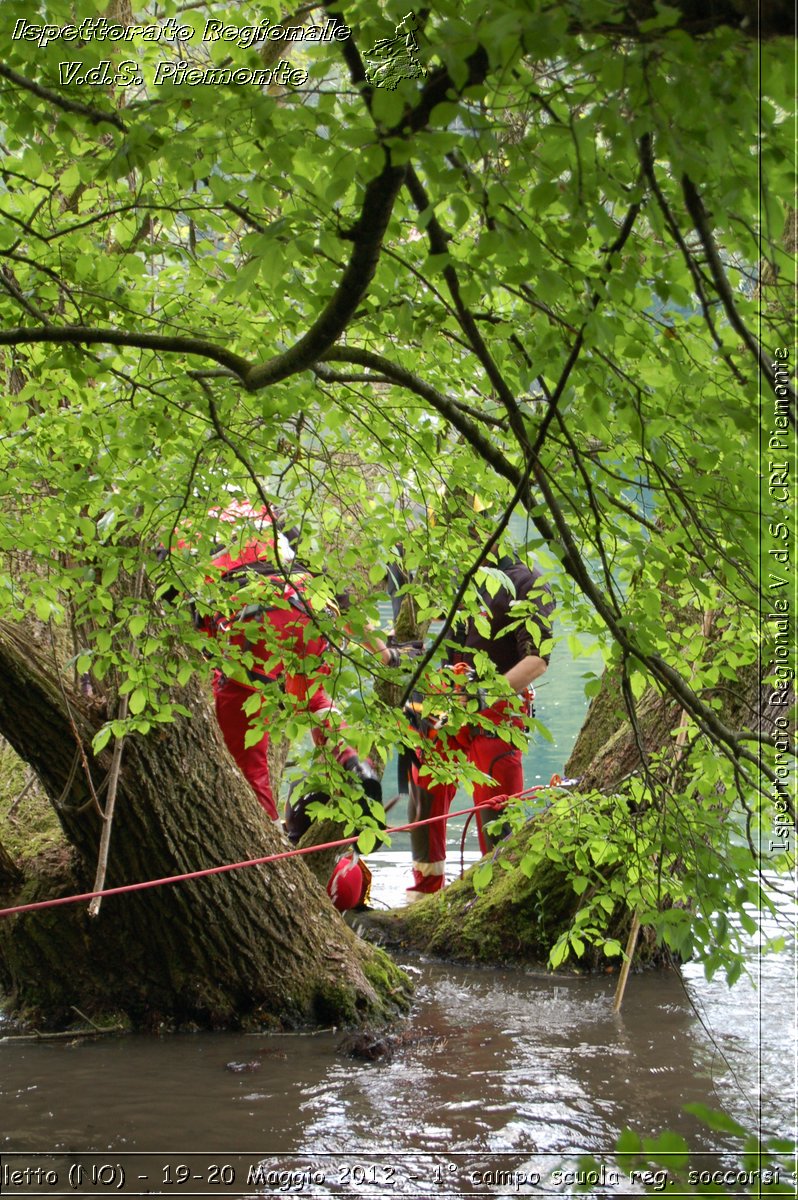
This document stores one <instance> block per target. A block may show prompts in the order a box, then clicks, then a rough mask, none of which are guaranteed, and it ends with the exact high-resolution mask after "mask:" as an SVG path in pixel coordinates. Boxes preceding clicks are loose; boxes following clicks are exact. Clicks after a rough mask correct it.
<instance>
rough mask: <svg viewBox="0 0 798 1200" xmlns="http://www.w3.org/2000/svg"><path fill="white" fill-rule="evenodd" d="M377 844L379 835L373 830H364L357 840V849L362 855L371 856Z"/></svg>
mask: <svg viewBox="0 0 798 1200" xmlns="http://www.w3.org/2000/svg"><path fill="white" fill-rule="evenodd" d="M376 844H377V835H376V833H375V832H374V830H373V829H364V830H363V831H362V833H361V834H360V835H359V837H358V839H357V848H358V850H359V851H360V853H361V854H371V852H372V850H373V849H374V847H375V846H376Z"/></svg>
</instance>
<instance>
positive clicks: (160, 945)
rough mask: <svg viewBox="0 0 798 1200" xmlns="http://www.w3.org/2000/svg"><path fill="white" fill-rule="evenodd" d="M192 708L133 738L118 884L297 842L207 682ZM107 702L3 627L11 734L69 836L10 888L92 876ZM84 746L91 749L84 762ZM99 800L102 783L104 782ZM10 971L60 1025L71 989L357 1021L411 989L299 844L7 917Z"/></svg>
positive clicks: (190, 695)
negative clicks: (235, 753)
mask: <svg viewBox="0 0 798 1200" xmlns="http://www.w3.org/2000/svg"><path fill="white" fill-rule="evenodd" d="M180 699H181V701H182V702H183V703H185V704H186V705H187V706H188V707H189V708H190V709H191V710H192V713H193V719H191V720H187V719H183V718H180V719H178V720H177V721H176V722H175V723H174V724H169V725H163V726H162V728H161V730H160V731H159V732H153V733H152V734H150V735H148V736H146V737H141V736H137V735H133V736H131V737H129V738H128V739H127V741H126V744H125V748H124V759H123V763H122V771H121V777H120V780H119V788H118V794H117V803H116V815H115V818H114V827H113V833H112V838H111V849H110V860H109V865H108V875H107V881H106V886H107V887H115V886H118V885H121V884H128V883H133V882H137V881H140V880H146V879H154V878H160V877H164V876H169V875H174V874H180V873H183V872H188V871H193V870H198V869H202V868H204V867H212V866H217V865H221V864H225V863H231V862H236V861H243V860H248V859H251V858H258V857H262V856H265V855H268V854H270V853H275V852H280V851H283V850H285V849H287V848H288V847H287V843H286V842H285V841H284V839H283V838H282V837H281V836H280V834H279V832H278V830H277V828H276V827H275V826H274V825H272V823H271V822H269V821H268V820H267V819H266V817H265V815H264V814H263V813H262V810H261V809H260V807H259V805H258V803H257V801H256V800H255V798H254V796H253V794H252V793H251V791H250V789H249V787H248V785H247V784H246V783H245V781H244V780H243V778H242V777H241V776H240V775H239V773H238V771H237V770H236V768H235V767H234V765H233V763H232V761H231V760H230V759H229V757H228V755H227V751H226V750H225V748H224V746H223V744H222V741H221V738H220V735H219V733H218V730H217V728H216V723H215V721H214V719H213V717H212V715H211V713H210V711H209V709H208V706H207V703H206V701H205V699H204V697H203V695H202V692H201V689H200V688H199V687H196V686H195V687H193V688H191V689H190V690H189V691H188V692H186V693H184V694H183V695H182V696H181V697H180ZM101 721H102V714H101V713H99V712H97V711H96V710H92V708H91V706H90V703H89V702H87V701H86V700H85V699H84V698H83V697H81V696H79V695H77V694H75V693H74V692H72V691H70V690H69V689H68V688H67V687H66V685H65V684H64V683H63V681H62V680H60V679H59V678H58V677H56V676H55V675H54V674H53V673H52V672H49V671H48V670H46V669H45V668H44V667H43V666H42V665H41V663H40V662H39V661H38V659H37V657H36V656H35V654H34V653H32V651H31V648H30V646H29V645H27V644H26V642H25V640H24V637H23V635H22V634H21V632H20V629H19V627H15V628H10V627H8V626H2V627H0V733H2V735H3V736H4V737H5V738H6V739H7V740H8V741H9V742H10V744H11V745H12V746H13V748H14V749H15V751H16V752H17V754H19V756H20V757H21V758H23V759H24V760H25V761H26V762H28V763H29V764H30V765H31V766H32V767H33V768H34V770H35V771H36V773H37V775H38V777H39V779H40V780H41V782H42V785H43V787H44V788H45V790H46V792H47V794H48V796H49V797H50V798H51V801H52V802H53V804H54V805H55V807H56V812H57V815H58V820H59V822H60V824H61V827H62V829H63V831H64V838H65V843H64V849H63V851H62V852H61V853H57V852H50V853H49V854H48V855H46V856H45V860H44V861H43V862H40V863H39V864H38V865H39V870H38V871H37V872H36V873H35V874H34V875H33V876H32V877H29V878H28V879H27V880H26V882H25V884H24V885H23V887H22V888H21V889H14V888H12V887H10V885H7V886H6V887H5V889H4V901H5V904H6V905H11V904H12V903H26V902H30V901H33V900H37V899H41V898H44V897H49V896H53V895H60V894H70V893H73V894H74V892H76V891H78V892H80V891H84V890H89V889H90V887H91V882H92V878H93V874H94V869H95V866H96V856H97V849H98V844H99V837H100V829H101V823H102V821H101V817H100V815H99V812H98V806H97V803H96V802H95V800H94V799H93V796H92V789H93V790H94V792H95V793H98V792H101V788H102V781H103V778H104V776H106V774H107V772H108V769H109V766H110V761H111V753H112V744H109V746H108V747H107V748H106V749H105V750H104V751H102V752H101V753H100V754H99V755H98V756H97V758H95V757H94V756H93V755H92V753H91V739H92V736H93V735H94V734H95V733H96V731H97V729H98V728H99V727H100V724H101ZM84 756H85V763H84ZM99 802H100V804H102V802H103V797H102V795H100V798H99ZM0 985H1V986H2V987H3V989H4V991H5V992H6V993H7V994H8V995H9V996H10V998H11V1004H12V1010H13V1011H15V1012H16V1013H17V1014H20V1013H27V1014H35V1016H36V1019H37V1020H38V1021H40V1022H42V1023H45V1024H48V1025H51V1026H52V1025H58V1024H62V1023H65V1022H67V1021H68V1020H69V1019H71V1017H72V1016H73V1014H72V1012H71V1006H72V1005H74V1006H76V1007H78V1008H80V1009H82V1010H83V1011H84V1012H102V1011H108V1010H114V1011H116V1012H118V1013H121V1014H123V1015H125V1016H126V1017H127V1018H128V1019H129V1020H130V1022H131V1023H132V1024H133V1025H134V1026H135V1027H153V1026H156V1027H157V1026H159V1025H160V1024H162V1023H163V1024H165V1025H167V1026H174V1025H181V1024H182V1025H185V1024H196V1025H199V1026H202V1027H230V1026H232V1027H237V1026H240V1025H242V1024H246V1023H263V1022H266V1023H280V1024H283V1025H305V1024H319V1025H330V1024H358V1023H360V1022H362V1021H365V1020H368V1021H374V1020H375V1019H376V1020H378V1019H381V1018H385V1017H388V1016H391V1015H393V1013H394V1012H395V1011H396V1010H397V1009H398V1008H401V1007H403V1006H406V1003H407V994H408V985H407V981H406V979H405V977H404V976H403V975H402V973H401V972H400V971H399V970H398V969H397V968H396V967H395V966H394V964H393V963H391V961H390V960H389V959H387V957H386V956H385V955H383V954H382V953H381V952H377V953H376V954H375V952H374V950H373V948H372V947H369V946H367V945H366V944H364V943H363V942H361V941H360V939H358V938H357V937H356V936H355V935H354V934H353V933H352V932H351V930H350V929H348V928H347V926H346V924H345V923H344V922H343V921H342V920H341V918H340V916H339V915H338V913H337V912H336V911H335V909H334V908H333V906H332V905H331V903H330V902H329V900H328V898H327V896H326V894H325V893H324V891H323V890H322V889H321V888H320V887H319V886H318V884H317V883H316V882H315V880H314V878H313V876H312V874H311V872H310V871H309V870H308V868H307V867H306V865H305V863H304V862H303V861H302V860H301V859H288V860H285V861H282V862H277V863H270V864H267V865H264V866H260V867H250V868H246V869H243V870H238V871H232V872H229V873H225V874H223V875H217V876H211V877H207V878H204V879H201V880H196V881H190V882H186V883H181V884H169V885H166V886H163V887H158V888H152V889H148V890H144V891H140V892H133V893H129V894H125V895H122V896H112V897H106V898H104V900H103V902H102V908H101V910H100V913H99V915H98V916H97V917H96V918H90V917H88V915H87V913H86V906H85V905H84V904H82V903H81V904H78V905H64V906H59V907H56V908H51V909H45V910H42V911H39V912H33V913H25V914H21V915H18V916H11V917H6V918H3V919H0Z"/></svg>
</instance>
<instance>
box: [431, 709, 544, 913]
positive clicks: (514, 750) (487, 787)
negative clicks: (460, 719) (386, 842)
mask: <svg viewBox="0 0 798 1200" xmlns="http://www.w3.org/2000/svg"><path fill="white" fill-rule="evenodd" d="M502 723H512V724H513V725H515V726H516V727H517V728H524V722H523V720H522V719H520V718H519V717H517V716H515V715H509V714H507V715H506V716H505V721H504V722H502ZM499 730H500V725H497V727H496V732H497V734H498V733H499ZM458 741H459V744H461V745H462V740H460V739H458ZM464 748H465V750H466V753H467V755H468V761H469V762H470V763H471V764H472V765H473V766H475V767H476V768H477V769H478V770H480V771H482V772H483V773H484V774H485V775H488V776H490V780H491V782H489V783H477V784H475V785H474V804H475V805H479V806H482V805H484V804H486V803H487V802H488V801H489V800H492V799H493V797H494V796H502V795H505V796H510V795H513V794H514V793H515V792H520V791H521V789H522V788H523V786H524V770H523V764H522V754H521V750H520V749H519V748H518V747H517V746H514V745H512V743H510V742H506V741H505V740H504V739H503V738H502V737H500V736H493V737H489V736H487V735H486V734H485V733H484V732H483V731H481V730H475V731H474V733H473V734H472V735H470V736H468V738H467V739H466V744H465V747H464ZM433 753H437V754H442V755H445V753H446V750H445V748H444V747H440V749H437V750H433ZM456 791H457V785H456V784H454V783H434V782H433V781H432V779H431V778H430V776H429V775H428V774H426V773H425V771H424V765H423V763H422V765H421V766H420V767H419V766H417V765H415V764H414V766H413V768H412V771H411V779H410V804H409V810H408V819H409V821H419V820H423V819H424V818H426V817H437V816H442V815H443V814H444V813H448V811H449V806H450V805H451V803H452V800H453V798H454V794H455V792H456ZM498 815H499V814H498V812H496V810H495V809H489V810H488V811H487V812H486V813H485V815H484V817H483V814H482V813H481V812H478V813H476V814H475V816H476V822H477V836H478V838H479V848H480V850H481V852H482V853H483V854H487V853H488V850H490V848H491V846H492V845H493V844H494V843H493V842H491V840H490V839H489V837H488V835H487V833H486V831H485V825H488V824H490V822H491V821H495V820H496V818H497V817H498ZM446 824H447V823H446V820H445V819H442V820H440V821H435V822H433V823H432V824H431V825H424V826H422V827H421V828H420V829H412V830H411V831H410V845H411V849H412V853H413V887H412V888H411V889H410V890H411V891H414V892H421V893H423V894H426V893H428V892H437V891H438V890H439V889H440V888H442V887H443V885H444V882H445V879H444V876H445V871H446Z"/></svg>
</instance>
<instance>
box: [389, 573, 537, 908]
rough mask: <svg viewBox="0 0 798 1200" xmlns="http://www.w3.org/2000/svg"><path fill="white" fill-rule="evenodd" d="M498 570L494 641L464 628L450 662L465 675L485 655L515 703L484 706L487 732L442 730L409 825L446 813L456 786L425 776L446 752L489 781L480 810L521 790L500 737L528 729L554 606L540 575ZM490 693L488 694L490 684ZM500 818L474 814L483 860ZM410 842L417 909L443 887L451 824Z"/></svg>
mask: <svg viewBox="0 0 798 1200" xmlns="http://www.w3.org/2000/svg"><path fill="white" fill-rule="evenodd" d="M495 565H496V566H497V567H498V569H499V570H500V571H502V572H503V573H504V574H505V575H506V576H507V578H508V580H509V581H510V585H511V587H510V588H508V587H507V586H506V585H503V586H502V587H500V588H499V590H498V591H497V592H496V594H495V595H494V596H491V595H489V594H488V592H487V591H485V590H483V592H482V593H481V595H482V601H483V609H482V614H481V615H482V616H483V617H485V618H486V619H487V620H488V622H489V625H490V630H489V633H488V634H487V635H485V634H483V633H481V632H480V631H479V629H478V628H477V625H476V623H475V621H474V620H473V619H469V620H468V621H467V622H464V623H463V624H462V625H461V626H460V627H459V628H458V629H456V630H455V633H454V635H453V639H452V640H453V641H456V642H457V643H459V645H458V647H457V648H456V649H454V650H453V651H451V657H452V660H453V662H454V670H455V671H458V670H465V669H468V668H473V665H474V654H475V652H477V651H483V652H484V653H485V654H487V656H488V658H489V659H490V661H491V663H492V664H493V666H494V667H495V669H496V671H497V672H499V673H500V674H501V675H503V676H504V678H505V680H506V682H507V684H508V685H509V688H510V689H511V691H512V692H513V693H515V695H513V696H507V694H506V690H505V694H504V695H503V696H501V697H500V698H499V699H497V700H495V701H493V702H492V703H490V702H487V701H486V703H485V705H484V707H482V708H481V710H480V717H481V719H482V721H484V722H487V723H488V725H489V726H490V728H484V727H483V726H476V725H474V726H464V727H463V728H462V729H460V730H459V731H458V732H457V734H454V735H446V734H445V727H443V729H442V730H440V731H438V735H437V737H436V738H434V739H431V740H430V741H429V742H428V745H429V750H428V751H425V752H424V753H423V754H422V755H421V756H420V761H419V760H418V759H417V760H416V762H415V763H414V764H413V765H412V767H411V777H410V814H409V819H410V820H411V821H414V820H421V819H423V818H425V817H432V816H438V815H439V814H441V813H445V812H448V811H449V806H450V804H451V802H452V799H453V797H454V794H455V792H456V790H457V785H456V784H454V783H436V782H435V781H434V780H433V779H432V778H431V777H430V775H429V774H427V772H426V771H425V760H426V762H429V761H430V756H436V755H443V756H444V757H447V750H451V749H452V748H453V747H454V746H458V747H460V749H461V750H462V751H463V752H464V753H465V754H466V755H467V758H468V761H469V762H470V763H471V764H472V765H473V766H475V767H476V768H477V769H478V770H480V771H481V772H483V773H484V774H485V775H487V776H488V777H489V778H488V781H486V782H482V783H477V784H475V786H474V804H475V805H478V806H480V807H483V806H485V805H487V804H488V802H489V801H491V800H493V798H494V797H498V796H510V795H512V794H514V793H516V792H520V791H521V790H522V789H523V786H524V774H523V766H522V752H521V750H520V749H519V747H518V746H515V745H513V743H512V742H511V741H509V740H507V738H506V737H505V736H503V730H507V729H509V728H510V727H514V728H516V729H522V730H523V729H526V728H528V718H529V716H530V715H531V712H532V700H533V698H534V692H533V691H532V689H531V685H532V683H534V681H535V680H536V679H539V678H540V676H541V675H543V673H544V672H545V671H546V669H547V667H548V663H549V651H548V646H549V643H550V640H551V616H552V613H553V611H554V600H553V597H552V594H551V591H550V589H549V588H548V586H547V585H546V584H545V583H544V582H543V581H542V578H541V575H540V572H539V571H538V570H537V569H535V568H533V569H530V568H529V567H527V566H525V565H524V564H523V563H522V562H521V561H520V560H519V559H517V558H511V557H509V556H503V557H500V558H499V559H498V561H497V562H495ZM511 589H512V590H511ZM522 601H528V602H529V605H530V612H529V613H528V614H527V615H525V616H524V619H523V620H521V621H520V623H517V622H519V617H520V616H521V613H520V612H519V611H518V609H517V608H516V609H515V611H514V606H516V605H518V604H520V602H522ZM459 664H462V666H461V665H459ZM486 686H487V687H489V686H490V685H489V681H488V682H487V683H486ZM498 815H499V812H498V811H497V810H495V809H493V808H486V809H485V814H484V815H483V813H482V812H477V813H476V823H477V834H478V837H479V847H480V850H481V851H482V853H483V854H486V853H487V852H488V850H489V849H490V847H491V845H492V844H493V843H492V842H491V839H490V838H489V836H488V834H487V832H486V830H485V826H486V825H487V824H490V822H491V821H494V820H496V818H497V817H498ZM410 836H411V848H412V853H413V885H412V887H410V888H408V890H407V898H408V900H411V901H412V900H418V899H420V898H421V897H423V896H425V895H428V894H429V893H431V892H437V891H439V890H440V889H441V888H442V887H443V886H444V882H445V879H444V874H445V867H446V821H445V820H441V821H436V822H434V823H433V824H431V825H427V826H423V827H422V828H420V829H414V830H411V835H410Z"/></svg>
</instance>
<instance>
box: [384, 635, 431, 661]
mask: <svg viewBox="0 0 798 1200" xmlns="http://www.w3.org/2000/svg"><path fill="white" fill-rule="evenodd" d="M387 650H388V661H387V663H386V664H385V665H386V666H387V667H399V666H401V665H402V659H403V658H409V659H413V658H421V657H422V655H423V654H424V643H423V642H422V641H415V642H391V643H389V645H388V646H387Z"/></svg>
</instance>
